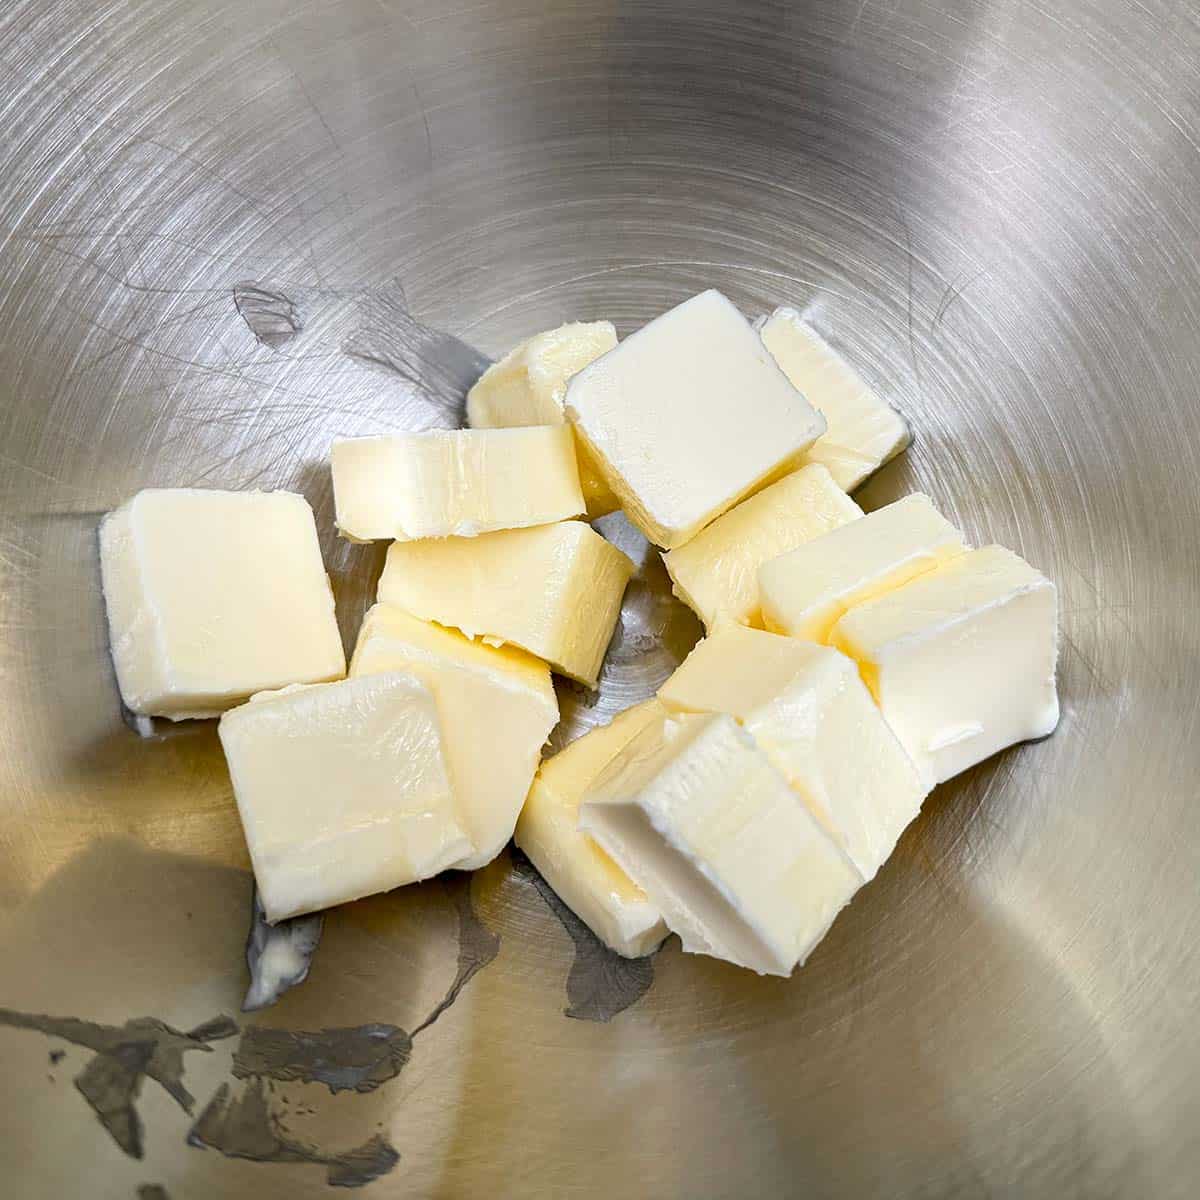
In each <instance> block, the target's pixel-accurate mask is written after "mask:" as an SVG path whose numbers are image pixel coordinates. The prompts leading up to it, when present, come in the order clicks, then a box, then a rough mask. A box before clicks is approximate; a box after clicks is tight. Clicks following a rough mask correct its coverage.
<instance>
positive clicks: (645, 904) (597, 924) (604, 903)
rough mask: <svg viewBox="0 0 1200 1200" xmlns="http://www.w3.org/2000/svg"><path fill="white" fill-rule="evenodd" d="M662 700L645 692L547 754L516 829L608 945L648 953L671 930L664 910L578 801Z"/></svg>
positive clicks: (651, 717) (548, 875)
mask: <svg viewBox="0 0 1200 1200" xmlns="http://www.w3.org/2000/svg"><path fill="white" fill-rule="evenodd" d="M662 711H663V710H662V707H661V706H660V705H659V704H658V702H657V701H656V700H644V701H643V702H642V703H641V704H636V705H634V706H633V708H629V709H626V710H625V711H624V712H623V713H620V714H618V715H617V716H616V717H614V718H613V720H612V721H611V722H610V723H609V724H608V725H601V726H597V727H596V728H595V729H593V730H591V731H590V732H589V733H586V734H584V735H583V737H581V738H578V739H577V740H576V741H574V742H572V743H571V744H570V745H569V746H567V747H566V748H565V749H563V750H560V751H559V752H558V753H557V754H556V755H554V757H553V758H550V759H548V760H547V761H546V762H544V763H543V764H542V766H541V768H540V769H539V770H538V773H537V778H536V779H535V780H534V783H533V787H532V788H531V789H530V792H529V797H528V799H527V800H526V801H525V807H524V808H523V809H522V810H521V818H520V820H519V821H518V822H517V831H516V834H515V837H514V840H515V841H516V843H517V845H518V846H519V847H520V848H521V849H522V850H523V851H524V852H525V853H526V854H527V855H528V856H529V859H530V861H531V862H532V863H533V865H534V866H535V867H537V869H538V870H539V871H540V872H541V873H542V876H543V877H544V878H545V880H546V882H547V883H549V884H550V886H551V887H552V888H553V889H554V890H555V891H556V892H557V893H558V895H559V896H560V897H561V899H562V900H563V902H564V903H565V904H566V905H567V906H568V907H569V908H571V909H572V910H573V911H574V912H575V914H576V915H577V916H578V917H579V918H580V919H581V920H582V921H584V922H585V924H587V925H588V926H589V927H590V929H591V930H592V932H593V933H594V934H595V935H596V936H597V937H598V938H599V939H600V940H601V941H602V942H603V943H604V944H605V945H606V946H608V947H609V949H610V950H615V951H616V952H617V953H618V954H621V955H624V956H625V957H626V958H639V957H641V956H642V955H644V954H649V953H650V952H651V951H652V950H654V949H655V948H656V947H657V946H658V945H659V943H660V942H661V941H662V940H663V938H665V937H666V936H667V927H666V925H665V924H664V923H663V919H662V915H661V914H660V913H659V911H658V909H657V908H655V906H654V905H653V904H652V903H651V902H650V900H649V898H648V897H647V896H646V893H645V892H644V891H643V890H642V889H641V888H640V887H638V885H637V884H636V883H634V882H633V881H632V880H631V879H630V878H629V876H628V875H626V874H625V872H624V871H623V870H621V868H620V867H619V866H617V864H616V863H615V862H614V861H613V859H612V857H611V856H610V855H609V854H608V853H607V852H606V851H604V850H602V849H601V848H600V846H598V845H597V844H596V842H595V841H594V840H593V839H592V838H591V837H589V836H588V835H587V834H586V833H583V832H581V831H580V829H579V802H580V800H581V799H582V798H583V795H584V793H585V792H586V791H587V789H588V788H589V787H590V786H591V784H592V782H593V781H594V780H595V778H596V776H597V775H599V773H600V772H601V771H602V770H603V769H604V768H605V767H606V766H607V765H608V764H609V762H611V761H612V759H613V758H614V757H616V755H617V754H618V753H620V751H621V750H623V749H624V748H625V746H627V745H628V744H629V742H630V741H631V740H632V739H633V738H634V737H636V736H637V734H639V733H640V732H641V731H642V730H643V729H645V728H646V726H647V725H648V724H650V723H651V722H653V721H655V720H656V719H658V717H659V716H661V714H662Z"/></svg>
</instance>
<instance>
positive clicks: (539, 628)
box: [379, 521, 633, 687]
mask: <svg viewBox="0 0 1200 1200" xmlns="http://www.w3.org/2000/svg"><path fill="white" fill-rule="evenodd" d="M632 575H633V563H632V562H630V561H629V559H628V558H627V557H626V556H625V555H624V554H622V553H621V552H620V550H618V549H617V548H616V547H615V546H613V545H611V544H610V543H608V542H606V541H605V540H604V538H602V537H601V536H600V535H599V534H598V533H596V531H595V530H594V529H591V528H590V527H589V526H587V525H585V524H583V522H581V521H564V522H562V523H561V524H558V525H542V526H539V527H538V528H536V529H512V530H506V531H504V532H502V533H489V534H485V535H483V536H481V537H477V538H470V539H467V538H447V539H446V540H444V541H425V542H394V543H393V544H392V546H391V547H390V548H389V550H388V555H387V564H386V565H385V567H384V569H383V575H382V577H381V578H380V580H379V599H380V600H381V601H382V602H383V603H384V604H392V605H395V606H396V607H397V608H402V609H404V611H405V612H409V613H412V614H413V615H414V616H417V617H422V618H424V619H425V620H427V621H436V622H437V623H438V624H439V625H451V626H453V627H454V628H456V629H461V630H462V631H463V633H465V634H466V635H467V636H468V637H482V638H484V639H485V640H487V641H491V642H495V643H497V644H501V643H507V644H509V645H512V646H519V647H521V649H523V650H528V651H529V653H530V654H536V655H537V656H538V658H542V659H545V660H546V662H548V663H549V664H550V666H551V667H552V668H553V669H554V670H555V671H558V672H559V673H560V674H562V675H568V676H570V677H571V678H572V679H577V680H579V681H580V682H581V683H585V684H587V685H588V686H589V687H595V686H596V683H597V680H598V678H599V675H600V664H601V663H602V662H603V661H604V652H605V650H607V649H608V643H609V641H610V640H611V638H612V634H613V630H614V629H615V628H616V624H617V618H618V617H619V616H620V613H621V597H622V595H623V594H624V592H625V585H626V584H627V583H628V582H629V580H630V577H631V576H632Z"/></svg>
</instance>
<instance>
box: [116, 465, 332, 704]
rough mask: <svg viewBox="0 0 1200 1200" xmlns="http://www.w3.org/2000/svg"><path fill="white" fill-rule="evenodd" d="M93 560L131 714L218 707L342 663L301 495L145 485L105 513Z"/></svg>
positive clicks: (317, 676)
mask: <svg viewBox="0 0 1200 1200" xmlns="http://www.w3.org/2000/svg"><path fill="white" fill-rule="evenodd" d="M100 570H101V575H102V579H103V585H104V599H105V604H106V606H107V610H108V628H109V635H110V640H111V645H112V656H113V663H114V665H115V667H116V672H117V682H118V684H119V685H120V689H121V698H122V699H123V700H124V701H125V704H126V706H127V707H128V708H129V709H130V710H131V711H132V712H135V713H139V714H141V715H144V716H154V717H169V718H170V719H171V720H172V721H179V720H183V719H184V718H187V717H215V716H217V715H218V714H220V713H221V712H223V711H224V710H225V709H227V708H230V707H232V706H233V705H235V704H240V703H241V702H242V701H243V700H245V699H246V698H247V697H248V696H250V695H252V694H253V693H254V692H258V691H262V690H264V689H268V688H278V687H284V686H285V685H287V684H289V683H315V682H319V681H322V680H329V679H340V678H341V676H343V675H344V674H345V673H346V656H345V653H344V651H343V650H342V639H341V635H340V634H339V633H338V627H337V619H336V617H335V615H334V607H333V592H332V591H331V590H330V587H329V578H328V576H327V575H326V574H325V566H324V564H323V563H322V561H321V547H320V543H319V542H318V541H317V527H316V522H315V521H314V520H313V513H312V509H311V508H309V506H308V502H307V501H306V500H305V499H304V497H303V496H298V495H295V494H294V493H292V492H221V491H205V490H201V489H199V488H148V489H147V490H145V491H142V492H138V494H137V495H136V496H134V497H133V499H132V500H129V501H128V502H126V503H125V504H123V505H121V507H120V508H118V509H116V510H115V511H113V512H111V513H109V515H108V516H107V517H105V518H104V521H103V522H102V523H101V526H100Z"/></svg>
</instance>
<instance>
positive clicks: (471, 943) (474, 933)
mask: <svg viewBox="0 0 1200 1200" xmlns="http://www.w3.org/2000/svg"><path fill="white" fill-rule="evenodd" d="M452 886H453V887H454V907H455V910H456V911H457V913H458V969H457V970H456V972H455V975H454V980H453V982H452V983H451V984H450V987H449V988H448V989H447V990H446V994H445V995H444V996H443V997H442V999H441V1000H440V1001H439V1002H438V1004H437V1007H436V1008H434V1010H433V1011H432V1012H431V1013H430V1014H429V1016H427V1017H426V1018H425V1020H424V1021H422V1022H421V1023H420V1025H418V1026H417V1027H416V1029H414V1030H413V1037H416V1036H417V1034H418V1033H420V1032H421V1031H422V1030H424V1029H428V1028H429V1027H430V1026H431V1025H432V1024H433V1023H434V1022H435V1021H436V1020H437V1019H438V1018H439V1017H440V1016H441V1015H442V1014H443V1013H444V1012H445V1011H446V1010H447V1009H448V1008H450V1006H451V1005H452V1004H453V1003H454V1002H455V1001H456V1000H457V999H458V997H459V995H460V994H461V992H462V990H463V988H465V987H466V986H467V984H468V983H470V982H471V980H472V979H473V978H474V976H475V974H476V972H478V971H482V970H483V968H484V967H486V966H488V965H489V964H490V963H491V962H493V961H494V960H495V958H496V956H497V955H498V954H499V953H500V935H499V934H496V933H493V932H492V931H491V930H490V929H489V928H488V927H487V926H486V925H485V924H484V923H483V922H482V921H481V920H480V919H479V914H478V913H476V911H475V906H474V904H473V903H472V901H471V879H470V876H464V877H461V878H460V879H458V880H457V882H456V883H455V884H454V885H452Z"/></svg>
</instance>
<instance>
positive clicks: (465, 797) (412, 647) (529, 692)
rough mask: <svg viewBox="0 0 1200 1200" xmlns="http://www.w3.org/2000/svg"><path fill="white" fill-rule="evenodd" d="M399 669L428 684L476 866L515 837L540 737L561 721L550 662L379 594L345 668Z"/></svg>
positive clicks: (471, 864)
mask: <svg viewBox="0 0 1200 1200" xmlns="http://www.w3.org/2000/svg"><path fill="white" fill-rule="evenodd" d="M386 671H402V672H404V673H405V674H408V675H411V676H413V677H414V678H416V679H419V680H421V681H422V682H423V683H424V684H425V685H426V686H427V687H428V688H429V690H430V691H431V692H432V693H433V696H434V699H435V700H436V702H437V710H438V717H439V718H440V720H441V728H442V745H443V749H444V752H445V755H446V761H447V763H448V764H449V768H450V780H451V783H452V784H453V785H454V793H455V796H456V797H457V801H458V807H459V814H460V817H461V819H462V823H463V825H464V827H465V828H466V831H467V835H468V836H469V837H470V839H471V842H472V843H473V845H474V850H473V852H472V853H471V854H470V855H468V856H467V857H466V858H465V859H463V860H462V861H461V862H456V863H453V864H452V865H453V866H455V867H459V868H461V869H463V870H474V869H475V868H477V867H482V866H484V865H485V864H486V863H489V862H491V861H492V859H493V858H495V857H496V855H497V854H499V853H500V851H501V850H502V849H503V848H504V846H505V845H506V844H507V842H508V839H509V838H511V837H512V833H513V828H514V826H515V825H516V823H517V815H518V813H520V811H521V805H522V804H523V803H524V802H525V796H526V794H527V793H528V791H529V785H530V784H531V783H532V782H533V775H534V772H535V771H536V770H537V766H538V762H539V761H540V760H541V754H542V747H543V746H544V745H545V743H546V739H547V738H548V737H549V736H550V731H551V730H552V729H553V728H554V726H555V725H556V724H557V723H558V700H557V698H556V697H555V695H554V687H553V685H552V683H551V682H550V669H549V667H547V666H546V664H545V663H544V662H542V661H541V660H540V659H537V658H534V657H533V656H532V655H530V654H526V653H525V652H524V651H523V650H515V649H513V648H511V647H508V646H505V647H494V646H487V645H484V644H483V643H482V642H473V641H471V640H470V639H469V638H466V637H463V635H462V634H461V633H458V632H457V631H456V630H453V629H444V628H442V626H440V625H432V624H430V623H429V622H428V621H421V620H418V619H417V618H416V617H412V616H409V615H408V613H406V612H401V610H400V609H398V608H391V607H389V606H388V605H386V604H376V605H375V606H374V607H373V608H372V609H371V611H370V612H368V613H367V615H366V618H365V619H364V620H363V624H362V629H361V630H359V634H358V645H357V646H356V647H355V650H354V657H353V659H352V660H351V662H350V676H351V678H356V677H358V676H360V675H374V674H378V673H379V672H386Z"/></svg>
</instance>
